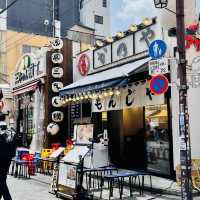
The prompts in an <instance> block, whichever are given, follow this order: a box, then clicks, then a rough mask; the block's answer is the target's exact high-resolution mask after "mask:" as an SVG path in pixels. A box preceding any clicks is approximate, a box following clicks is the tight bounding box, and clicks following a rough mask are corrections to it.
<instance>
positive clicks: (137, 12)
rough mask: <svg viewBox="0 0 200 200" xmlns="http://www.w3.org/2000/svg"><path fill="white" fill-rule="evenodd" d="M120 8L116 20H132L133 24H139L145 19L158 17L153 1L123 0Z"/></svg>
mask: <svg viewBox="0 0 200 200" xmlns="http://www.w3.org/2000/svg"><path fill="white" fill-rule="evenodd" d="M120 7H121V9H120V11H119V12H118V13H117V14H116V18H117V19H120V20H123V21H126V20H130V19H131V20H132V21H133V23H139V22H141V20H142V19H143V18H144V17H154V16H155V15H156V14H155V8H154V1H153V0H122V2H121V6H120Z"/></svg>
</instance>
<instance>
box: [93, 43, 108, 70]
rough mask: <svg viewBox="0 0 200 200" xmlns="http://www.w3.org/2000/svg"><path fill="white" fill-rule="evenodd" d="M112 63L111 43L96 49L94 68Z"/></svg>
mask: <svg viewBox="0 0 200 200" xmlns="http://www.w3.org/2000/svg"><path fill="white" fill-rule="evenodd" d="M109 63H111V45H107V46H105V47H102V48H100V49H97V50H95V51H94V68H99V67H101V66H104V65H107V64H109Z"/></svg>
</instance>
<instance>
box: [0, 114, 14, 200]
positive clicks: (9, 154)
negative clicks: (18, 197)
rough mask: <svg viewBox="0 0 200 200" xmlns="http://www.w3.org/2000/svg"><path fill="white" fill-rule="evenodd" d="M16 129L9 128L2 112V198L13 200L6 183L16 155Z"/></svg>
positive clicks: (0, 174)
mask: <svg viewBox="0 0 200 200" xmlns="http://www.w3.org/2000/svg"><path fill="white" fill-rule="evenodd" d="M15 137H16V134H15V131H14V130H13V129H9V128H8V126H7V124H6V122H5V114H3V113H2V112H0V199H1V198H2V197H3V199H4V200H12V198H11V195H10V192H9V190H8V186H7V183H6V179H7V174H8V171H9V167H10V164H11V161H12V158H13V157H14V156H15V151H16V142H15Z"/></svg>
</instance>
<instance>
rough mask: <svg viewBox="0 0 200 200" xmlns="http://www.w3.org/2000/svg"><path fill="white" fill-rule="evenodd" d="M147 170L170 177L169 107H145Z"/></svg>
mask: <svg viewBox="0 0 200 200" xmlns="http://www.w3.org/2000/svg"><path fill="white" fill-rule="evenodd" d="M145 123H146V136H145V137H146V151H147V170H148V171H149V172H154V173H157V174H162V175H170V159H169V146H170V142H169V129H168V110H167V105H156V106H146V107H145Z"/></svg>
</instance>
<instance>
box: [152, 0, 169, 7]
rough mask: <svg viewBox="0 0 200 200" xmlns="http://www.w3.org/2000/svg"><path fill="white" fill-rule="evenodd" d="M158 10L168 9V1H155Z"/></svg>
mask: <svg viewBox="0 0 200 200" xmlns="http://www.w3.org/2000/svg"><path fill="white" fill-rule="evenodd" d="M154 4H155V7H156V8H166V7H167V5H168V0H154Z"/></svg>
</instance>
